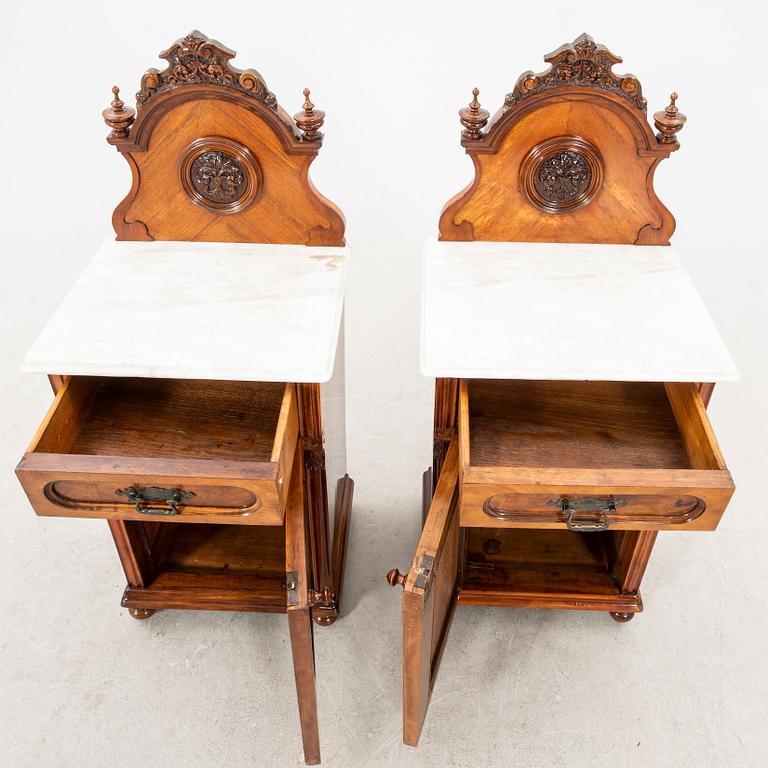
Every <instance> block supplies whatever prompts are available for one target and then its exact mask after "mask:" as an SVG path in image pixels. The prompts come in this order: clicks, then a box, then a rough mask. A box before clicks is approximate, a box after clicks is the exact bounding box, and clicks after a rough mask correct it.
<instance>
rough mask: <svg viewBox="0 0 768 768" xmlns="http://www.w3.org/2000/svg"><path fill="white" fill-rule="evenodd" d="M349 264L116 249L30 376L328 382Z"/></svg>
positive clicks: (185, 248) (257, 249) (273, 255)
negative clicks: (38, 374)
mask: <svg viewBox="0 0 768 768" xmlns="http://www.w3.org/2000/svg"><path fill="white" fill-rule="evenodd" d="M348 258H349V249H348V248H329V247H318V248H314V247H313V248H310V247H305V246H301V245H251V244H241V243H186V242H184V243H182V242H115V241H105V242H104V243H103V244H102V245H101V247H100V248H99V250H98V251H97V253H96V255H95V256H94V258H93V260H92V261H91V262H90V263H89V264H88V266H87V267H86V268H85V271H84V272H83V273H82V275H81V276H80V278H79V279H78V281H77V282H76V283H75V285H74V287H73V288H72V290H71V291H70V292H69V294H68V295H67V297H66V298H65V299H64V301H63V302H62V304H61V306H60V307H59V308H58V310H57V311H56V313H55V314H54V315H53V317H52V318H51V320H50V322H49V323H48V325H47V326H46V327H45V329H44V330H43V332H42V333H41V334H40V336H39V338H38V339H37V341H36V342H35V343H34V344H33V345H32V348H31V349H30V350H29V352H28V353H27V356H26V359H25V360H24V364H23V366H22V367H23V369H24V370H25V371H34V372H40V373H55V374H71V375H98V376H141V377H155V378H180V379H220V380H235V381H296V382H325V381H327V380H328V379H330V377H331V374H332V373H333V364H334V357H335V353H336V344H337V340H338V335H339V327H340V322H341V316H342V310H343V304H344V282H345V277H346V270H347V261H348Z"/></svg>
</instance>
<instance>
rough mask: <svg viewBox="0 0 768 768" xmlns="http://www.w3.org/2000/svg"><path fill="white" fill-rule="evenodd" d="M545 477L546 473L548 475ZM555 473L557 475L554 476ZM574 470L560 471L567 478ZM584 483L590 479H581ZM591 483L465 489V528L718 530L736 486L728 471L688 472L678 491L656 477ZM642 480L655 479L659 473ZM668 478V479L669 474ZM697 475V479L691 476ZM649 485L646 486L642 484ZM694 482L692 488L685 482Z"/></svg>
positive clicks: (467, 486) (585, 530)
mask: <svg viewBox="0 0 768 768" xmlns="http://www.w3.org/2000/svg"><path fill="white" fill-rule="evenodd" d="M543 472H546V471H545V470H543ZM549 472H552V470H549ZM567 472H568V470H560V473H561V474H562V473H567ZM581 474H582V480H584V481H586V482H587V483H588V482H589V479H590V478H589V477H584V475H586V474H589V473H581ZM600 474H601V475H603V477H600V478H598V477H594V478H593V479H594V480H595V481H599V483H598V482H595V484H593V485H588V484H585V482H576V483H553V484H551V485H550V484H546V485H544V484H535V483H530V484H529V483H519V484H492V483H489V484H473V483H464V484H463V487H462V503H461V524H462V525H464V526H470V527H471V526H478V527H489V528H493V527H511V528H552V529H570V530H575V531H582V532H589V531H604V530H608V529H616V530H670V531H672V530H677V531H680V530H714V529H715V528H716V527H717V524H718V522H719V521H720V518H721V517H722V514H723V512H724V511H725V508H726V506H727V505H728V501H729V500H730V498H731V496H732V495H733V483H732V481H731V478H730V474H729V473H728V472H727V471H713V472H707V473H703V474H705V475H706V477H703V478H702V477H701V476H700V475H701V474H702V473H698V472H688V471H683V472H680V473H679V474H685V475H689V477H687V478H683V477H680V478H679V480H680V483H679V484H676V485H675V486H674V487H670V486H669V485H664V486H662V485H660V484H655V483H654V482H653V479H652V478H651V477H646V478H643V477H637V476H636V477H635V478H634V480H635V481H636V482H635V483H634V484H632V485H628V484H627V483H626V482H621V481H619V479H618V478H617V482H616V483H614V484H606V483H605V480H606V479H608V478H606V477H604V475H610V474H611V471H610V470H606V471H605V472H603V473H600ZM636 474H639V475H643V474H655V473H654V472H653V471H649V472H643V471H640V470H638V471H637V473H636ZM665 474H666V473H665ZM691 475H692V476H691ZM643 480H645V482H642V481H643ZM686 480H688V481H689V482H687V483H686V482H685V481H686Z"/></svg>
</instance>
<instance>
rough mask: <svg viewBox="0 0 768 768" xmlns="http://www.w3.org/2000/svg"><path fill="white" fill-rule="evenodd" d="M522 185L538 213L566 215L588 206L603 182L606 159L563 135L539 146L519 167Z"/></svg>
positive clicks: (592, 149)
mask: <svg viewBox="0 0 768 768" xmlns="http://www.w3.org/2000/svg"><path fill="white" fill-rule="evenodd" d="M520 178H521V186H522V189H523V190H524V192H525V195H526V197H527V198H528V200H529V201H530V202H531V204H532V205H535V206H536V207H537V208H538V209H539V210H542V211H547V212H548V213H563V212H565V211H572V210H574V209H575V208H579V207H581V206H583V205H587V203H589V202H590V201H591V200H592V198H594V196H595V194H597V192H598V190H599V189H600V186H601V184H602V181H603V160H602V157H601V156H600V153H599V152H598V150H597V148H596V147H594V146H593V145H592V144H590V143H589V142H587V141H584V139H580V138H578V137H577V136H561V137H558V138H554V139H548V140H547V141H544V142H542V143H541V144H537V145H536V146H535V147H534V148H533V149H532V150H531V151H530V152H529V153H528V154H527V155H526V157H525V159H524V160H523V163H522V165H521V166H520Z"/></svg>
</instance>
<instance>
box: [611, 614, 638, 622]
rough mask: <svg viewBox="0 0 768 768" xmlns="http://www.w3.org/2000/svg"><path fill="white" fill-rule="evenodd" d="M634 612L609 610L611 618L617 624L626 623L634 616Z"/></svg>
mask: <svg viewBox="0 0 768 768" xmlns="http://www.w3.org/2000/svg"><path fill="white" fill-rule="evenodd" d="M634 616H635V614H634V613H624V612H623V611H611V618H612V619H613V620H614V621H618V622H619V624H626V623H627V622H628V621H631V620H632V619H633V618H634Z"/></svg>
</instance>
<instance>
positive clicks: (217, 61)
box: [136, 30, 277, 111]
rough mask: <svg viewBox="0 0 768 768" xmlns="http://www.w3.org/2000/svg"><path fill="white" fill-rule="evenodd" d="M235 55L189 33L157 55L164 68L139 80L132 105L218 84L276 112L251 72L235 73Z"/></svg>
mask: <svg viewBox="0 0 768 768" xmlns="http://www.w3.org/2000/svg"><path fill="white" fill-rule="evenodd" d="M234 55H235V52H234V51H233V50H231V49H230V48H227V47H226V46H224V45H222V44H221V43H219V42H217V41H216V40H211V39H209V38H208V37H206V36H205V35H204V34H203V33H202V32H198V31H197V30H193V31H192V32H190V33H189V34H188V35H187V36H186V37H183V38H181V39H180V40H177V41H176V42H175V43H174V44H173V45H172V46H171V47H170V48H168V50H166V51H163V52H162V53H161V54H160V58H161V59H165V60H166V61H167V62H168V66H167V67H166V68H165V69H164V70H162V72H161V71H159V70H157V69H148V70H147V71H146V72H145V73H144V76H143V77H142V78H141V90H140V91H139V92H138V93H137V94H136V106H137V107H138V108H139V109H141V107H143V106H144V105H145V104H146V103H147V101H149V99H151V98H152V97H154V96H157V95H158V94H160V93H163V92H165V91H169V90H171V89H173V88H178V87H180V86H182V85H195V84H202V85H220V86H223V87H225V88H232V89H233V90H236V91H241V92H242V93H246V94H248V95H249V96H253V98H255V99H257V100H258V101H260V102H261V103H262V104H264V105H266V106H267V107H269V108H270V109H272V110H274V111H277V99H276V98H275V94H274V93H272V92H271V91H270V90H269V89H268V88H267V84H266V82H265V81H264V78H263V77H262V76H261V75H260V74H259V73H258V72H256V70H254V69H246V70H239V69H236V68H235V67H233V66H232V65H231V64H230V63H229V61H230V59H232V58H233V57H234Z"/></svg>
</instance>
